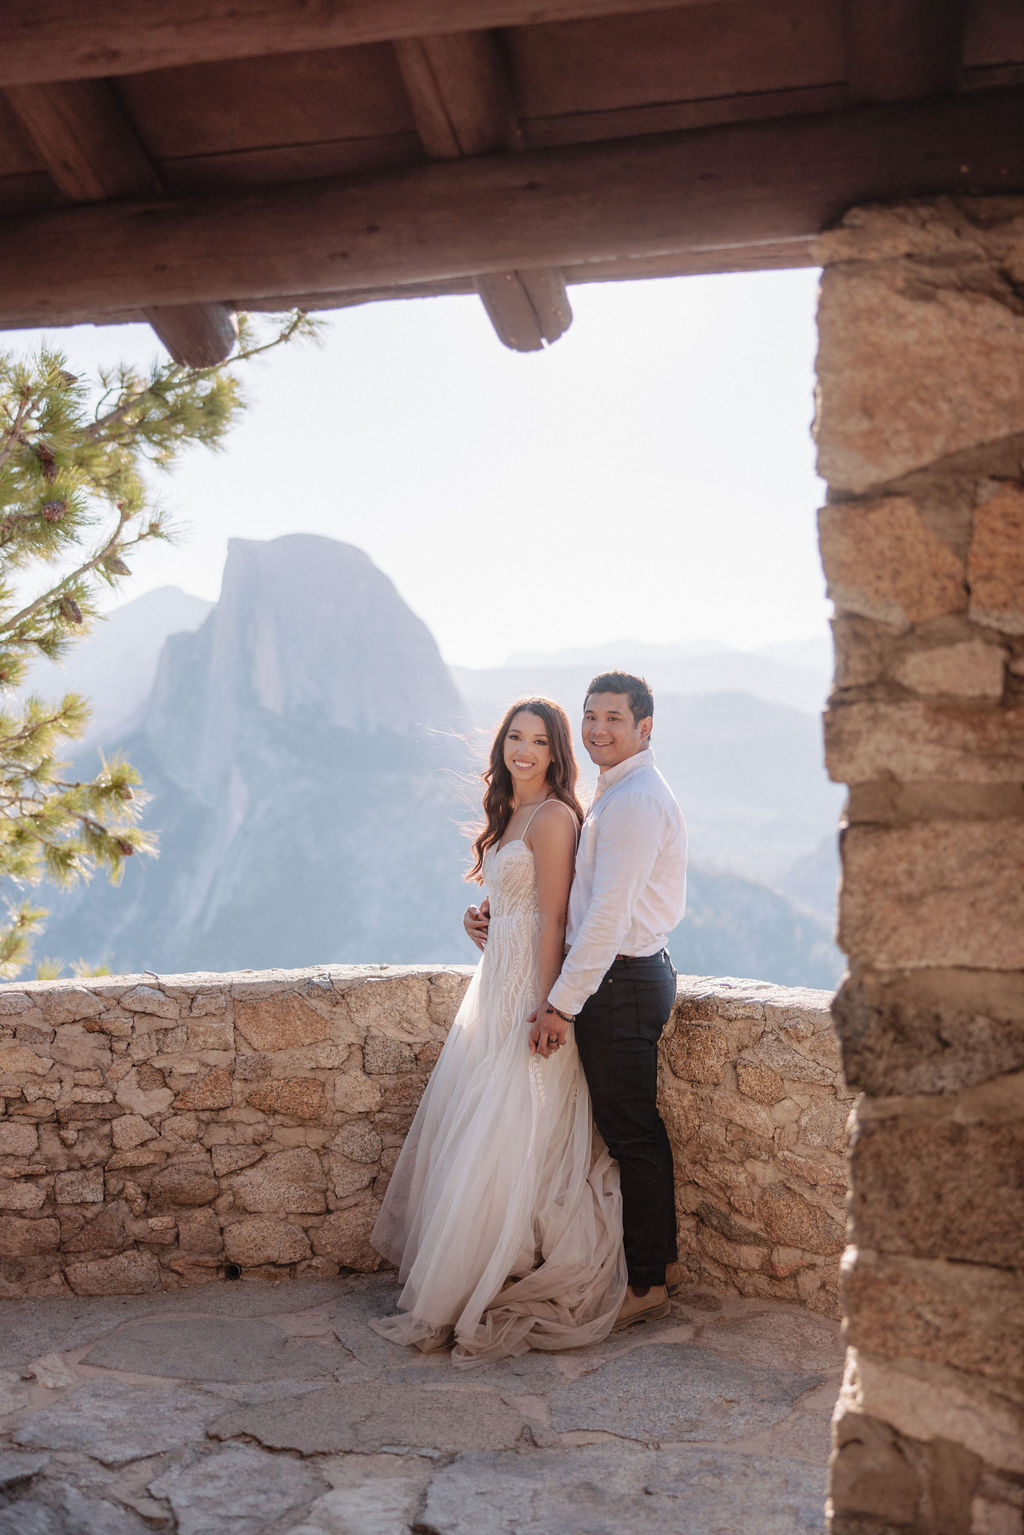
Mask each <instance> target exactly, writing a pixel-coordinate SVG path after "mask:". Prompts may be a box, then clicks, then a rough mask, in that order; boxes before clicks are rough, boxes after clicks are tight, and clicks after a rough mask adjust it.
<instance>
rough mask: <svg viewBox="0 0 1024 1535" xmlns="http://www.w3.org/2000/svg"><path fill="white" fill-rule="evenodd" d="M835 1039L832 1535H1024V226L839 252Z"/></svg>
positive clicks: (1010, 220) (963, 214) (976, 214)
mask: <svg viewBox="0 0 1024 1535" xmlns="http://www.w3.org/2000/svg"><path fill="white" fill-rule="evenodd" d="M820 254H821V259H822V262H823V264H824V266H825V274H824V277H823V280H822V297H821V308H820V314H819V334H820V350H819V355H818V384H819V413H818V422H817V434H818V441H819V447H820V458H819V467H820V469H821V472H822V474H823V475H824V477H825V478H826V479H827V480H828V483H829V502H828V505H827V507H826V508H825V510H824V511H823V512H822V514H821V549H822V557H823V561H824V566H825V573H826V575H827V577H828V583H829V593H830V595H831V596H832V598H833V599H834V601H835V604H836V618H835V622H834V626H833V627H834V632H835V641H836V676H835V687H834V691H833V693H832V697H831V699H830V701H829V708H828V712H827V717H826V740H827V752H828V763H829V769H830V771H831V773H832V776H833V777H834V778H835V779H837V780H840V781H842V782H844V783H846V784H848V785H849V788H850V795H849V802H848V807H847V818H846V819H847V825H846V829H845V830H844V832H843V836H842V855H843V889H842V897H841V903H840V924H839V942H840V944H841V946H842V948H843V949H844V950H845V952H846V953H847V954H848V956H849V961H850V964H849V975H848V978H847V980H846V982H845V983H844V985H843V987H842V988H841V990H840V993H839V995H838V997H837V999H836V1005H835V1009H834V1011H835V1018H836V1026H837V1029H838V1032H839V1036H840V1041H841V1047H842V1052H843V1064H844V1067H845V1071H846V1075H847V1079H848V1081H849V1082H850V1085H851V1086H852V1087H854V1088H855V1089H857V1091H858V1092H859V1093H860V1095H861V1096H860V1097H859V1098H858V1101H857V1109H856V1114H855V1126H854V1131H853V1135H852V1138H851V1153H850V1182H851V1205H850V1214H851V1222H850V1236H851V1246H850V1249H849V1252H848V1255H847V1258H846V1261H845V1263H844V1275H845V1285H844V1295H845V1302H846V1305H845V1309H846V1312H847V1341H848V1344H849V1356H848V1365H847V1377H846V1383H845V1386H844V1390H843V1396H842V1399H841V1401H840V1405H839V1410H838V1412H837V1414H836V1420H835V1448H834V1454H833V1464H832V1471H831V1502H830V1508H831V1528H832V1531H833V1535H891V1532H892V1531H894V1530H896V1529H899V1530H906V1531H908V1532H909V1531H913V1532H918V1531H920V1532H921V1535H925V1532H927V1535H932V1532H939V1531H941V1532H942V1535H995V1532H999V1535H1003V1532H1006V1535H1021V1531H1022V1530H1024V1515H1022V1504H1024V1493H1022V1484H1024V1327H1022V1325H1021V1317H1022V1315H1024V1284H1022V1280H1024V1176H1022V1168H1024V1128H1022V1127H1024V473H1022V464H1024V288H1022V280H1024V198H1022V197H1005V198H963V199H955V200H954V199H949V200H941V201H937V202H920V203H914V204H910V205H904V206H898V207H889V208H860V209H854V210H853V211H852V212H851V213H850V214H849V215H848V216H847V218H846V219H845V220H844V222H843V224H842V226H841V227H840V228H838V229H836V230H835V231H833V232H832V233H830V234H829V235H827V236H826V237H825V238H824V239H823V241H822V244H821V252H820Z"/></svg>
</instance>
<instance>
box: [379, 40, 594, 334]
mask: <svg viewBox="0 0 1024 1535" xmlns="http://www.w3.org/2000/svg"><path fill="white" fill-rule="evenodd" d="M394 48H395V54H396V57H397V59H398V68H399V71H400V73H401V76H402V80H403V82H404V84H405V90H406V94H407V96H408V98H409V103H410V105H411V107H412V112H413V117H414V118H415V121H416V127H417V130H418V132H419V135H420V139H421V141H422V144H423V147H424V149H425V150H426V151H427V153H428V154H429V155H430V156H431V158H432V159H435V160H457V159H460V158H462V157H464V156H465V157H469V156H472V155H486V154H494V153H497V152H498V151H499V150H503V149H505V150H508V149H516V148H518V147H519V145H520V143H521V137H522V136H521V134H520V131H519V124H518V122H517V120H516V115H515V111H514V109H513V106H512V98H511V95H510V93H509V88H508V80H507V79H506V76H505V71H504V68H503V66H502V62H501V58H500V57H499V54H498V50H497V47H496V46H495V42H494V38H493V36H492V34H491V33H489V32H459V33H454V34H452V35H450V36H447V37H418V38H412V39H406V40H400V41H398V42H396V43H395V45H394ZM475 285H476V290H477V292H478V293H479V295H480V299H481V301H482V303H483V306H484V309H485V310H486V312H487V316H488V318H489V319H490V321H491V324H492V325H493V326H494V329H495V331H496V332H497V335H498V339H499V340H500V341H501V342H502V343H503V344H504V345H505V346H507V347H511V349H512V350H513V351H515V352H538V351H540V350H541V349H542V348H543V347H544V346H546V345H549V344H550V343H551V342H552V341H556V340H557V339H558V337H559V336H560V335H562V334H563V332H564V331H565V330H566V329H567V327H568V326H569V325H570V324H571V323H572V308H571V306H570V304H569V299H568V296H567V294H566V291H565V282H564V280H563V279H562V277H561V276H560V274H559V273H557V272H544V273H540V272H538V273H537V275H536V279H535V281H534V282H533V285H532V287H531V285H530V283H529V282H528V281H527V280H526V279H525V278H524V276H523V274H522V273H520V272H514V271H513V272H488V273H483V274H480V275H478V276H477V277H476V280H475Z"/></svg>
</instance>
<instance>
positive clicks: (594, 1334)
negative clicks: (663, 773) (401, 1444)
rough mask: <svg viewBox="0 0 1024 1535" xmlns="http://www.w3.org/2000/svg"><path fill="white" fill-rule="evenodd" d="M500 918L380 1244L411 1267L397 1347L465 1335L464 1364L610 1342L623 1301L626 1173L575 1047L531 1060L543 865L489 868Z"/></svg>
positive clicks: (488, 858) (400, 1173)
mask: <svg viewBox="0 0 1024 1535" xmlns="http://www.w3.org/2000/svg"><path fill="white" fill-rule="evenodd" d="M483 873H484V879H485V882H486V884H487V888H488V893H489V895H490V902H491V921H490V927H489V929H488V936H487V947H486V949H485V951H484V956H483V959H482V960H481V961H480V964H479V965H478V966H477V968H476V970H475V971H474V974H473V978H472V980H471V981H470V984H469V988H468V990H467V992H466V994H465V997H464V998H463V1001H462V1005H461V1006H460V1008H459V1010H458V1013H457V1015H456V1017H455V1021H454V1023H453V1024H452V1027H451V1030H450V1032H449V1035H448V1038H447V1040H446V1042H445V1046H444V1049H443V1050H442V1052H441V1055H440V1057H439V1059H438V1061H437V1064H436V1065H435V1067H434V1070H433V1072H432V1074H431V1077H430V1081H429V1082H428V1084H427V1088H426V1091H425V1093H424V1095H423V1099H422V1101H421V1103H420V1107H419V1110H418V1112H417V1114H416V1118H415V1120H414V1121H413V1124H412V1126H411V1128H410V1130H409V1134H408V1136H407V1137H406V1140H405V1144H404V1146H403V1148H402V1152H401V1155H400V1157H399V1159H398V1164H397V1166H396V1167H395V1170H394V1173H393V1175H392V1178H391V1183H390V1186H389V1188H388V1191H387V1194H386V1195H385V1198H384V1203H383V1205H382V1207H381V1211H380V1215H379V1217H378V1220H377V1224H376V1225H375V1227H374V1229H373V1234H372V1241H373V1244H374V1246H375V1247H376V1248H377V1249H378V1251H379V1252H381V1253H383V1254H384V1255H385V1256H386V1257H387V1258H389V1259H390V1260H391V1261H392V1262H393V1263H394V1264H395V1265H396V1266H397V1268H398V1272H399V1278H400V1279H401V1281H402V1284H403V1286H404V1288H403V1289H402V1293H401V1295H400V1296H399V1299H398V1304H399V1306H400V1308H401V1310H400V1311H399V1313H398V1315H397V1316H390V1317H385V1318H383V1319H381V1320H380V1321H376V1322H373V1323H372V1324H371V1325H372V1326H373V1328H374V1330H375V1331H376V1332H378V1333H381V1334H382V1335H383V1336H384V1337H386V1338H391V1339H394V1340H395V1341H396V1342H399V1343H415V1342H417V1341H419V1340H422V1339H426V1338H428V1337H429V1336H430V1335H431V1334H433V1333H435V1332H436V1330H437V1329H438V1328H445V1327H453V1328H454V1330H455V1349H454V1353H453V1359H454V1362H455V1363H456V1364H462V1365H471V1364H478V1363H483V1362H485V1361H487V1360H490V1359H499V1358H502V1357H505V1356H507V1355H511V1354H521V1353H525V1352H526V1350H527V1349H531V1348H537V1349H558V1348H577V1347H580V1346H582V1345H584V1344H588V1343H594V1342H596V1341H597V1340H598V1339H600V1338H603V1337H605V1336H606V1335H607V1334H608V1333H609V1332H610V1331H611V1327H612V1323H613V1322H614V1321H615V1317H616V1315H617V1313H618V1310H619V1306H620V1305H621V1303H622V1299H623V1296H624V1294H625V1290H626V1264H625V1258H624V1256H623V1252H622V1211H621V1204H620V1199H619V1170H618V1164H617V1163H616V1162H614V1161H613V1160H612V1158H611V1157H610V1156H609V1154H608V1151H607V1149H606V1147H605V1146H604V1143H603V1142H602V1140H601V1138H600V1136H599V1134H598V1132H597V1130H596V1128H594V1125H593V1121H592V1117H591V1109H590V1095H589V1093H588V1092H587V1084H586V1079H585V1078H584V1075H583V1068H582V1067H581V1065H580V1060H579V1055H578V1053H577V1050H576V1045H575V1042H574V1040H573V1039H572V1035H571V1031H570V1037H569V1039H568V1040H567V1041H566V1043H565V1045H564V1046H563V1047H562V1048H561V1049H559V1050H557V1051H555V1053H554V1054H553V1055H552V1056H551V1057H550V1059H548V1060H544V1059H542V1058H541V1057H540V1056H536V1055H531V1054H530V1052H529V1030H528V1028H527V1023H526V1020H527V1018H528V1016H529V1014H530V1013H531V1012H532V1011H533V1009H534V1007H536V1006H537V1004H538V1002H539V1001H540V1000H541V999H540V997H539V995H538V992H539V977H538V966H537V956H538V932H539V917H538V911H537V897H536V883H535V877H534V864H533V854H532V853H531V851H530V849H529V848H528V847H527V846H526V844H525V842H523V841H522V840H521V839H516V840H515V841H512V842H508V843H506V844H505V846H504V847H502V848H496V847H491V848H489V849H488V850H487V853H486V854H485V855H484V866H483Z"/></svg>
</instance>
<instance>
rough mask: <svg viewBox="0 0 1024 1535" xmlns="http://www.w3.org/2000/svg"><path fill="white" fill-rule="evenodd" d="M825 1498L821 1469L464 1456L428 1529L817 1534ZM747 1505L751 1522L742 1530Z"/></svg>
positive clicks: (663, 1459) (727, 1461) (447, 1478)
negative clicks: (740, 1515) (742, 1512)
mask: <svg viewBox="0 0 1024 1535" xmlns="http://www.w3.org/2000/svg"><path fill="white" fill-rule="evenodd" d="M824 1499H825V1473H824V1470H823V1468H821V1467H820V1466H806V1465H800V1464H798V1463H794V1464H792V1465H790V1466H786V1467H784V1468H779V1467H778V1466H777V1465H776V1464H775V1462H774V1461H769V1460H767V1459H766V1458H765V1457H763V1456H759V1455H736V1454H730V1453H728V1452H723V1451H721V1450H695V1449H691V1448H684V1449H677V1450H674V1451H673V1453H672V1455H671V1457H667V1456H664V1455H660V1454H656V1453H653V1452H651V1451H643V1450H638V1449H635V1448H634V1447H632V1446H629V1447H623V1446H620V1445H615V1446H609V1445H590V1446H586V1447H584V1448H581V1449H579V1450H577V1451H576V1453H575V1454H574V1455H572V1456H566V1455H564V1454H559V1452H558V1451H557V1450H537V1451H534V1453H533V1454H532V1455H523V1454H516V1453H515V1452H512V1453H509V1452H507V1451H506V1452H504V1453H498V1454H489V1455H460V1456H459V1458H458V1460H457V1461H455V1462H454V1463H453V1464H452V1465H450V1466H446V1467H445V1468H444V1469H443V1470H442V1471H440V1472H438V1474H437V1476H435V1477H434V1479H433V1481H432V1482H431V1484H430V1488H429V1490H428V1492H427V1502H426V1508H425V1510H424V1513H423V1516H422V1521H421V1527H422V1528H425V1529H429V1530H430V1531H431V1532H433V1535H563V1532H565V1535H568V1532H572V1535H623V1532H624V1531H628V1532H629V1535H668V1532H669V1531H671V1535H719V1532H729V1531H732V1530H743V1531H744V1532H747V1531H749V1532H750V1535H804V1532H807V1535H810V1532H812V1531H820V1529H821V1527H822V1512H821V1510H822V1504H823V1502H824ZM744 1507H745V1508H746V1510H747V1515H746V1518H747V1520H748V1521H749V1522H746V1523H741V1524H737V1523H736V1522H735V1520H736V1516H737V1514H738V1513H739V1512H740V1510H742V1509H743V1508H744ZM723 1515H724V1517H725V1519H727V1520H728V1521H729V1522H723Z"/></svg>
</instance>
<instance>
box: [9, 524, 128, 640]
mask: <svg viewBox="0 0 1024 1535" xmlns="http://www.w3.org/2000/svg"><path fill="white" fill-rule="evenodd" d="M132 515H133V514H132V513H131V512H128V511H121V512H119V513H118V519H117V528H116V530H115V531H114V532H113V533H112V534H111V536H110V538H109V539H108V540H107V542H106V543H105V544H104V545H103V548H102V549H100V550H99V552H98V553H97V554H94V555H93V557H92V559H91V560H86V561H85V563H84V564H82V565H79V567H78V569H77V570H73V571H72V572H71V573H70V575H67V576H65V577H64V579H63V581H59V582H58V583H57V585H56V586H52V587H51V588H50V590H49V591H48V592H44V593H43V595H42V596H41V597H37V598H36V600H35V602H30V603H29V605H28V607H27V608H22V610H21V612H20V613H15V614H14V616H13V617H12V618H8V619H5V620H4V621H3V622H2V623H0V634H8V633H10V631H11V630H12V629H17V628H19V627H20V626H21V625H22V624H25V623H28V621H29V620H30V619H32V618H35V617H36V615H37V614H38V613H41V612H42V610H43V609H44V608H46V607H48V606H49V605H50V603H52V602H53V601H54V599H55V598H56V597H58V596H59V595H60V594H61V593H62V592H66V591H67V590H68V588H69V587H71V586H74V584H75V582H76V581H80V580H81V579H82V577H83V576H87V575H88V574H89V572H90V571H91V570H97V569H98V568H99V566H100V565H102V564H103V562H104V560H108V559H110V557H111V555H112V554H114V553H115V551H118V552H120V551H124V550H128V549H134V548H135V546H136V545H137V544H141V543H143V542H144V541H145V540H146V539H147V538H148V537H150V535H149V534H148V533H140V534H139V536H138V538H133V539H130V540H129V541H128V543H122V542H121V534H122V532H123V530H124V528H125V525H126V524H127V523H129V522H130V521H131V520H132Z"/></svg>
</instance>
